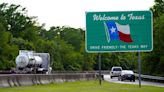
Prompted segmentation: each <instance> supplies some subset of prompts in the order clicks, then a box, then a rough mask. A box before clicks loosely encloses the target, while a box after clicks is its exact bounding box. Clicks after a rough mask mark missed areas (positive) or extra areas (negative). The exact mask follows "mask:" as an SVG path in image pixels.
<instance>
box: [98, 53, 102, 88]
mask: <svg viewBox="0 0 164 92" xmlns="http://www.w3.org/2000/svg"><path fill="white" fill-rule="evenodd" d="M98 57H99V59H98V60H99V85H101V79H102V78H101V77H102V76H101V54H100V53H98Z"/></svg>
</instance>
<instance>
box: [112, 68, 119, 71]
mask: <svg viewBox="0 0 164 92" xmlns="http://www.w3.org/2000/svg"><path fill="white" fill-rule="evenodd" d="M113 71H121V68H114V69H113Z"/></svg>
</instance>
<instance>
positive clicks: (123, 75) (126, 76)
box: [118, 70, 135, 82]
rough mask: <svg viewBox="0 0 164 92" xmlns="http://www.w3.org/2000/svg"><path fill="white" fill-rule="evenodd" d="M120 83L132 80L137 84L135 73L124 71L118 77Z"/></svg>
mask: <svg viewBox="0 0 164 92" xmlns="http://www.w3.org/2000/svg"><path fill="white" fill-rule="evenodd" d="M118 80H119V81H124V80H130V81H133V82H135V75H134V72H133V71H131V70H122V71H121V74H120V75H119V77H118Z"/></svg>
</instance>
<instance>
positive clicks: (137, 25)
mask: <svg viewBox="0 0 164 92" xmlns="http://www.w3.org/2000/svg"><path fill="white" fill-rule="evenodd" d="M152 18H153V15H152V12H151V11H125V12H124V11H121V12H86V35H85V37H86V38H85V39H86V41H85V42H86V50H87V52H91V53H92V52H100V53H101V52H129V51H130V52H132V51H143V52H148V51H152V49H153V20H152Z"/></svg>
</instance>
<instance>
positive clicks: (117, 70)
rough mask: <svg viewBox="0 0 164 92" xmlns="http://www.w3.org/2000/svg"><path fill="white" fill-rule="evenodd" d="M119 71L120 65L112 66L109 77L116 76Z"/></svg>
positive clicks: (120, 69)
mask: <svg viewBox="0 0 164 92" xmlns="http://www.w3.org/2000/svg"><path fill="white" fill-rule="evenodd" d="M121 71H122V67H119V66H114V67H112V69H111V71H110V77H111V79H112V78H113V77H118V76H119V75H120V74H121Z"/></svg>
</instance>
